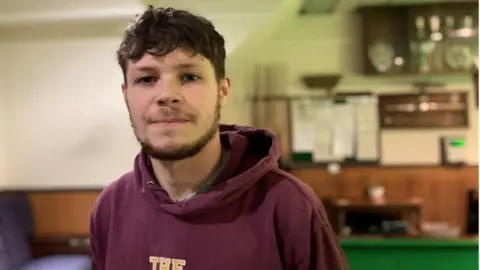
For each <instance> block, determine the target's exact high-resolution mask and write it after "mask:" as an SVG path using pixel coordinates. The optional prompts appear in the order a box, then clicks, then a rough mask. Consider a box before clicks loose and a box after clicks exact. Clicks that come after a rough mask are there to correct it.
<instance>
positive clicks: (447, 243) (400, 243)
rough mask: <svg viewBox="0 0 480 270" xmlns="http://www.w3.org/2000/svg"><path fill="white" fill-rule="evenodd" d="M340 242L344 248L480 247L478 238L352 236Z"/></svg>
mask: <svg viewBox="0 0 480 270" xmlns="http://www.w3.org/2000/svg"><path fill="white" fill-rule="evenodd" d="M340 243H341V245H342V247H344V248H350V247H352V248H355V247H362V248H365V247H372V248H376V247H382V248H385V247H392V248H403V247H408V248H416V247H418V248H452V247H455V248H459V247H463V248H476V249H478V239H474V238H472V239H414V238H405V239H401V238H395V239H388V238H378V239H376V238H370V239H368V238H350V239H341V240H340Z"/></svg>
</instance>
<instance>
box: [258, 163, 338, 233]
mask: <svg viewBox="0 0 480 270" xmlns="http://www.w3.org/2000/svg"><path fill="white" fill-rule="evenodd" d="M264 179H265V181H266V183H268V185H269V186H270V188H269V192H268V193H269V194H268V195H267V196H271V197H272V199H274V200H275V216H276V218H277V220H278V221H279V222H280V223H284V224H290V225H291V226H296V225H295V223H302V224H304V222H306V221H307V220H308V221H312V219H315V220H314V222H315V223H317V224H318V225H320V226H326V225H328V224H329V222H328V218H327V215H326V211H325V207H324V206H323V204H322V202H321V200H320V198H318V196H317V195H316V194H315V192H314V191H313V190H312V189H311V188H310V187H309V186H308V185H307V184H305V183H304V182H302V181H301V180H300V179H298V178H297V177H296V176H294V175H292V174H290V173H288V172H286V171H283V170H281V169H275V170H272V171H271V172H269V173H268V174H267V175H266V176H265V178H264Z"/></svg>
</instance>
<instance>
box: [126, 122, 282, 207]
mask: <svg viewBox="0 0 480 270" xmlns="http://www.w3.org/2000/svg"><path fill="white" fill-rule="evenodd" d="M220 139H221V142H222V144H223V146H224V147H226V148H227V149H229V151H230V159H229V163H228V165H227V166H226V167H225V169H224V170H223V172H222V173H220V175H219V177H218V178H217V179H216V180H215V183H214V184H213V186H212V187H211V188H210V190H209V191H208V192H205V193H201V194H197V195H195V197H193V198H192V199H190V200H188V201H185V202H177V203H176V202H174V201H172V200H171V199H170V197H169V196H168V194H167V193H166V192H165V190H163V189H162V188H161V187H160V185H158V183H157V181H156V179H155V177H154V175H153V170H152V167H151V163H150V160H149V158H148V156H147V155H146V154H145V153H143V152H141V153H139V154H138V155H137V157H136V159H135V164H134V176H135V183H136V186H137V188H138V189H139V191H140V192H141V193H142V196H144V198H145V199H146V200H147V201H148V202H149V203H151V204H153V206H154V207H157V208H159V209H161V210H163V211H167V212H170V213H172V214H174V215H177V216H192V215H201V214H202V213H205V212H208V211H212V210H214V209H216V208H218V207H221V206H223V205H226V204H229V203H230V202H232V201H234V200H236V199H238V198H239V197H240V196H241V195H242V194H243V193H245V192H246V191H247V190H249V189H250V188H252V187H253V186H254V185H255V184H256V183H257V182H258V181H260V180H261V179H262V177H263V176H264V175H265V174H267V173H268V172H269V171H271V170H273V169H276V168H277V167H278V160H279V158H280V156H281V151H280V146H279V143H278V141H277V139H276V138H275V136H273V135H272V134H271V133H269V132H267V131H266V130H262V129H255V128H252V127H243V126H236V125H220Z"/></svg>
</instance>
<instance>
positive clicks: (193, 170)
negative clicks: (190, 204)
mask: <svg viewBox="0 0 480 270" xmlns="http://www.w3.org/2000/svg"><path fill="white" fill-rule="evenodd" d="M221 152H222V146H221V143H220V135H219V133H217V134H216V135H215V137H214V138H213V139H212V140H211V141H210V142H209V143H208V144H207V145H206V146H205V147H204V148H203V149H202V150H201V151H200V152H199V153H198V154H196V155H195V156H193V157H190V158H187V159H183V160H178V161H162V160H157V159H153V158H150V160H151V162H152V168H153V173H154V174H155V176H156V178H157V181H158V183H159V184H160V186H162V188H163V189H164V190H165V191H166V192H167V193H168V195H169V196H170V198H171V199H172V200H174V201H177V200H181V199H183V198H185V197H186V196H188V195H190V194H192V193H194V192H196V191H197V190H198V188H199V187H200V186H201V185H202V184H203V182H204V181H206V180H207V179H208V176H209V175H210V174H212V172H213V170H215V168H216V167H217V164H218V162H219V160H220V156H221Z"/></svg>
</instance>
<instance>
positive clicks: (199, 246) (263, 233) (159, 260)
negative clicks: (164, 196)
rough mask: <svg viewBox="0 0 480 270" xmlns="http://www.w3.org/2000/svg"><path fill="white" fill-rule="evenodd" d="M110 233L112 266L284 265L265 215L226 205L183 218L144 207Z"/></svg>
mask: <svg viewBox="0 0 480 270" xmlns="http://www.w3.org/2000/svg"><path fill="white" fill-rule="evenodd" d="M135 216H136V218H122V219H121V220H118V222H116V223H112V224H114V226H112V227H111V229H110V230H109V233H108V250H107V252H106V254H107V269H106V270H110V269H112V270H113V269H115V270H118V269H138V270H142V269H149V270H150V269H151V270H216V269H218V270H223V269H228V270H237V269H238V270H240V269H242V270H243V269H251V270H255V269H259V270H263V269H269V270H275V269H281V268H280V258H279V256H278V250H277V245H276V239H275V230H274V228H273V224H272V222H270V221H269V220H268V219H267V218H266V215H264V214H263V213H243V212H242V211H232V209H228V210H227V209H224V212H222V213H214V214H209V215H204V216H202V217H199V218H195V219H188V220H183V219H180V218H178V217H176V216H174V215H172V214H170V213H166V212H165V213H162V212H161V211H149V210H142V211H141V212H137V213H136V214H135Z"/></svg>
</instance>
